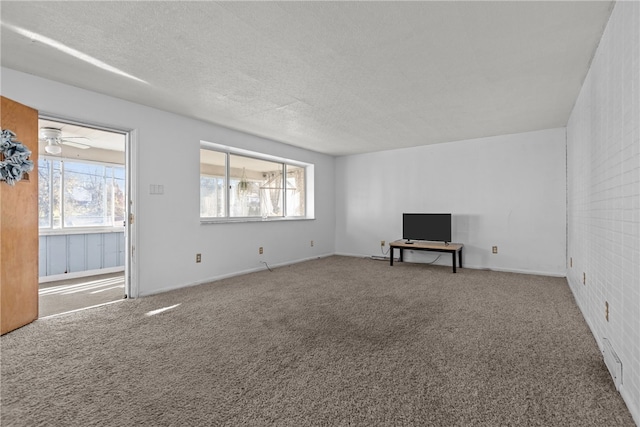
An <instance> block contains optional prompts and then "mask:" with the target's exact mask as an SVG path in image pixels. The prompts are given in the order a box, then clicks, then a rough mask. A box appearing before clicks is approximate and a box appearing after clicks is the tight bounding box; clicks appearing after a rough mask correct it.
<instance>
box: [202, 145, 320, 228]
mask: <svg viewBox="0 0 640 427" xmlns="http://www.w3.org/2000/svg"><path fill="white" fill-rule="evenodd" d="M199 149H200V150H209V151H215V152H218V153H221V154H224V155H225V167H224V170H225V176H224V177H222V179H223V180H224V184H225V187H224V188H225V195H224V197H225V208H224V212H225V216H222V217H206V216H200V223H201V224H217V223H238V222H274V221H301V220H310V219H315V218H314V215H313V209H310V206H312V205H311V204H310V203H309V199H310V198H311V197H312V195H313V189H311V188H310V183H311V184H312V183H313V181H312V180H310V179H309V177H310V175H312V174H313V168H314V165H313V164H311V163H305V162H301V161H297V160H292V159H287V158H283V157H277V156H272V155H268V154H263V153H258V152H255V151H249V150H244V149H240V148H234V147H229V146H226V145H222V144H217V143H214V142H208V141H200V147H199ZM199 153H200V151H199ZM232 155H234V156H241V157H246V158H250V159H254V160H261V161H266V162H272V163H277V164H279V165H280V166H282V210H283V215H281V216H267V217H262V216H231V215H230V213H231V203H230V201H231V184H230V183H231V161H230V160H231V156H232ZM287 166H293V167H296V168H302V169H303V170H304V184H305V185H304V187H305V202H304V206H305V213H304V215H287ZM202 176H209V175H208V174H202V173H199V174H198V177H199V178H198V182H200V178H201V177H202ZM198 203H201V200H200V197H199V198H198ZM198 212H200V208H198Z"/></svg>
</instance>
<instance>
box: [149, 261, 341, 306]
mask: <svg viewBox="0 0 640 427" xmlns="http://www.w3.org/2000/svg"><path fill="white" fill-rule="evenodd" d="M332 255H335V254H333V253H330V254H321V255H316V256H312V257H308V258H302V259H296V260H293V261H285V262H281V263H277V264H269V267H270V268H276V267H284V266H286V265H292V264H298V263H301V262H305V261H311V260H314V259H320V258H326V257H330V256H332ZM266 269H267V267H266V266H265V265H264V264H262V265H261V266H259V267H256V268H248V269H246V270H240V271H234V272H233V273H227V274H221V275H219V276H213V277H209V278H207V279H203V280H198V281H196V282H190V283H182V284H180V285H177V286H171V287H165V288H161V289H154V290H153V292H149V293H140V294H139V295H138V296H139V297H148V296H151V295H157V294H161V293H163V292H168V291H175V290H177V289H182V288H189V287H191V286H198V285H204V284H207V283H212V282H217V281H218V280H223V279H228V278H230V277H236V276H242V275H243V274H249V273H255V272H257V271H263V270H266Z"/></svg>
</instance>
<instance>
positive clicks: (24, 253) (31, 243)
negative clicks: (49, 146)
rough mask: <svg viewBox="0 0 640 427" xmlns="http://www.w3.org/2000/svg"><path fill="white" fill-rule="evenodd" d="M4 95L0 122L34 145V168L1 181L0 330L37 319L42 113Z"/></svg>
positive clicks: (27, 142)
mask: <svg viewBox="0 0 640 427" xmlns="http://www.w3.org/2000/svg"><path fill="white" fill-rule="evenodd" d="M0 98H1V100H0V101H1V104H0V111H1V112H2V113H1V120H0V125H1V127H2V129H10V130H12V131H13V132H14V133H15V134H16V139H17V140H18V141H20V142H22V143H23V144H24V145H26V146H27V148H29V150H31V153H32V154H31V157H30V159H31V160H33V162H34V163H35V167H34V169H33V171H31V173H29V175H28V178H27V179H23V180H21V181H18V182H17V183H16V184H15V185H14V186H10V185H9V184H7V183H6V182H3V181H0V332H1V333H2V334H5V333H7V332H10V331H12V330H14V329H16V328H19V327H21V326H24V325H26V324H27V323H30V322H33V321H34V320H36V319H37V318H38V164H37V161H38V112H37V111H36V110H34V109H33V108H30V107H27V106H26V105H22V104H19V103H17V102H15V101H12V100H10V99H8V98H5V97H0Z"/></svg>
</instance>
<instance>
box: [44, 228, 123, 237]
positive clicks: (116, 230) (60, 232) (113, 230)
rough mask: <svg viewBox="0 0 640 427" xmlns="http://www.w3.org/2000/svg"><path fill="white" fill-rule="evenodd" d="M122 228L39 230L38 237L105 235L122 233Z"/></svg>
mask: <svg viewBox="0 0 640 427" xmlns="http://www.w3.org/2000/svg"><path fill="white" fill-rule="evenodd" d="M122 232H124V227H78V228H56V229H53V230H52V229H40V230H39V231H38V234H39V235H40V236H65V235H69V234H105V233H122Z"/></svg>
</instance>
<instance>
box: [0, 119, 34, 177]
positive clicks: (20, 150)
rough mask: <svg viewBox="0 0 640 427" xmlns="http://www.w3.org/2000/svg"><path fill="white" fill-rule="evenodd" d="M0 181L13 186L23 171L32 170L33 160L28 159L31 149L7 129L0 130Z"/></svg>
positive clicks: (22, 174)
mask: <svg viewBox="0 0 640 427" xmlns="http://www.w3.org/2000/svg"><path fill="white" fill-rule="evenodd" d="M0 154H2V156H3V157H4V158H0V181H4V182H6V183H7V184H9V185H11V186H13V185H16V182H18V181H20V180H21V179H22V177H23V176H24V174H25V173H27V172H31V171H32V170H33V161H32V160H29V156H30V155H31V150H29V149H28V148H27V147H26V146H25V145H24V144H23V143H22V142H20V141H16V134H15V133H13V132H12V131H11V130H9V129H3V130H2V142H0Z"/></svg>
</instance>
